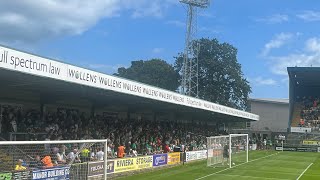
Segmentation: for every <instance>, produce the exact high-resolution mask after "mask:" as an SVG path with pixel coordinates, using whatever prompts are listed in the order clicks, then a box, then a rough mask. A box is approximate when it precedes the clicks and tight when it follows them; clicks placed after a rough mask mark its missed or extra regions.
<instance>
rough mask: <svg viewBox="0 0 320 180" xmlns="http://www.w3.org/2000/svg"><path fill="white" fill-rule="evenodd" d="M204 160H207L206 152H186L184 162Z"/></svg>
mask: <svg viewBox="0 0 320 180" xmlns="http://www.w3.org/2000/svg"><path fill="white" fill-rule="evenodd" d="M206 158H207V150H202V151H188V152H186V162H189V161H194V160H199V159H206Z"/></svg>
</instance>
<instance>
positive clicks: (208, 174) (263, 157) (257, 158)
mask: <svg viewBox="0 0 320 180" xmlns="http://www.w3.org/2000/svg"><path fill="white" fill-rule="evenodd" d="M276 154H279V152H277V153H273V154H270V155H268V156H264V157H261V158H257V159H254V160H251V161H249V162H254V161H257V160H260V159H264V158H267V157H270V156H274V155H276ZM249 162H245V163H241V164H238V165H236V166H233V167H231V168H227V169H223V170H221V171H217V172H215V173H212V174H208V175H206V176H203V177H200V178H198V179H195V180H200V179H203V178H206V177H209V176H212V175H215V174H218V173H221V172H224V171H227V170H229V169H232V168H235V167H238V166H240V165H243V164H246V163H249Z"/></svg>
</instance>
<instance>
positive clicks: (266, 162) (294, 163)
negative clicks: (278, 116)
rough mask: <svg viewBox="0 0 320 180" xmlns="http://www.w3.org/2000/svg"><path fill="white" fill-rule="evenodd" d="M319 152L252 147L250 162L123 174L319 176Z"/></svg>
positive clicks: (240, 179) (275, 179) (148, 178)
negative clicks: (256, 148) (279, 150)
mask: <svg viewBox="0 0 320 180" xmlns="http://www.w3.org/2000/svg"><path fill="white" fill-rule="evenodd" d="M319 155H320V153H319V154H318V153H314V152H275V151H251V152H249V162H248V163H244V164H239V165H236V166H235V167H233V168H231V169H229V168H212V167H207V161H206V160H204V161H198V162H192V163H187V164H185V165H178V166H175V167H172V168H166V169H155V170H152V171H151V172H147V173H141V174H137V175H133V176H127V177H122V178H119V179H122V180H126V179H128V180H129V179H130V180H144V179H145V180H158V179H166V180H168V179H174V180H176V179H177V180H180V179H181V180H185V179H194V180H208V179H221V180H231V179H232V180H233V179H235V180H250V179H270V180H285V179H286V180H287V179H290V180H294V179H300V180H320V159H319V157H320V156H319Z"/></svg>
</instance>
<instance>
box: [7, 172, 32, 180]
mask: <svg viewBox="0 0 320 180" xmlns="http://www.w3.org/2000/svg"><path fill="white" fill-rule="evenodd" d="M12 179H31V172H30V171H17V172H13V173H12Z"/></svg>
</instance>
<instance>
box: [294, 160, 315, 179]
mask: <svg viewBox="0 0 320 180" xmlns="http://www.w3.org/2000/svg"><path fill="white" fill-rule="evenodd" d="M312 164H313V163H311V164H309V166H308V167H307V168H306V169H305V170H304V171H303V172H302V173H301V174H300V176H299V177H298V178H297V180H299V179H300V178H301V177H302V176H303V174H304V173H305V172H306V171H307V170H308V169H309V168H310V166H312Z"/></svg>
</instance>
